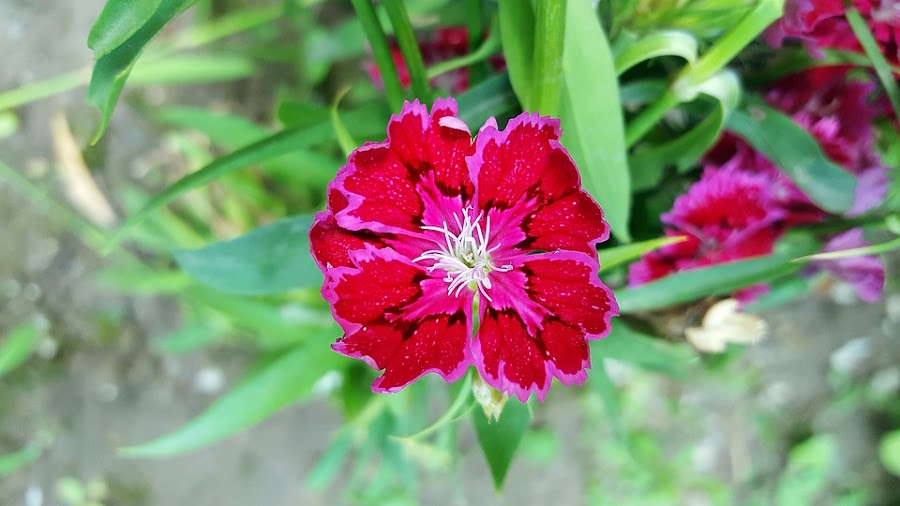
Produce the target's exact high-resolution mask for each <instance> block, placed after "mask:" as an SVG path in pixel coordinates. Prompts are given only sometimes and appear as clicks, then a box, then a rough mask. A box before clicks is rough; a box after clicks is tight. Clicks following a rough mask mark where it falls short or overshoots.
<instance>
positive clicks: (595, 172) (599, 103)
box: [513, 0, 631, 242]
mask: <svg viewBox="0 0 900 506" xmlns="http://www.w3.org/2000/svg"><path fill="white" fill-rule="evenodd" d="M522 3H525V4H527V3H529V2H522ZM563 81H564V86H563V96H562V103H561V112H560V120H561V123H562V129H563V137H562V141H563V145H564V146H565V147H566V148H567V149H568V150H569V153H570V154H571V155H572V158H573V159H574V160H575V162H576V163H577V164H578V167H579V168H580V169H581V174H582V178H583V182H584V188H585V190H587V191H588V193H590V194H591V195H592V196H593V197H594V198H595V199H596V200H597V202H599V203H600V206H601V207H602V208H603V211H604V214H605V218H606V221H607V222H609V226H610V228H611V229H612V233H613V235H615V236H616V238H617V239H619V240H620V241H622V242H630V241H631V235H630V234H629V232H628V218H629V213H630V212H631V180H630V175H629V172H628V160H627V156H626V149H625V134H624V126H623V122H622V107H621V104H620V103H619V91H618V84H617V78H616V72H615V66H614V65H613V60H612V54H611V53H610V50H609V45H608V44H607V41H606V36H605V35H604V34H603V28H601V26H600V21H599V20H598V19H597V16H596V15H595V13H594V10H593V8H592V7H591V2H590V1H589V0H570V1H569V2H568V11H567V18H566V41H565V48H564V51H563ZM513 87H514V88H515V86H513Z"/></svg>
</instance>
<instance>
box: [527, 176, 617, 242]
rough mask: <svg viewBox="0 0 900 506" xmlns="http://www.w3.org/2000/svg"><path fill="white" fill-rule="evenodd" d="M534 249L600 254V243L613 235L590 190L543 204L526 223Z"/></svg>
mask: <svg viewBox="0 0 900 506" xmlns="http://www.w3.org/2000/svg"><path fill="white" fill-rule="evenodd" d="M525 228H526V231H527V234H528V236H529V237H530V238H532V239H533V240H532V241H531V242H530V244H529V246H530V247H532V248H534V249H542V250H548V251H551V250H555V249H563V250H569V251H581V252H584V253H587V254H588V255H591V256H592V257H595V258H596V256H597V248H596V244H597V243H598V242H601V241H605V240H606V239H607V238H608V237H609V226H608V225H607V224H606V222H604V221H603V211H601V210H600V206H598V205H597V203H596V202H594V199H592V198H591V197H590V196H589V195H588V194H587V193H585V192H584V191H578V192H575V193H571V194H569V195H567V196H565V197H563V198H561V199H559V200H557V201H555V202H551V203H550V204H548V205H546V206H544V207H542V208H541V209H539V210H538V211H537V212H536V213H534V214H532V217H531V219H530V220H528V222H527V223H526V225H525Z"/></svg>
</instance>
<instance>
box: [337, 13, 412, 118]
mask: <svg viewBox="0 0 900 506" xmlns="http://www.w3.org/2000/svg"><path fill="white" fill-rule="evenodd" d="M350 2H351V3H352V4H353V9H354V10H355V11H356V15H357V17H358V18H359V22H360V23H361V24H362V27H363V32H365V34H366V39H368V41H369V46H371V47H372V56H373V57H374V58H375V65H377V66H378V73H379V74H381V81H382V83H384V92H385V94H386V95H387V99H388V103H390V105H391V109H392V110H394V111H399V110H400V109H401V108H402V107H403V87H402V86H401V85H400V77H399V76H398V75H397V67H395V66H394V58H393V57H392V56H391V48H390V46H389V45H388V41H387V37H385V35H384V30H383V29H382V28H381V23H379V22H378V16H377V15H376V14H375V6H374V5H372V2H371V0H350Z"/></svg>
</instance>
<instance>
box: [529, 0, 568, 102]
mask: <svg viewBox="0 0 900 506" xmlns="http://www.w3.org/2000/svg"><path fill="white" fill-rule="evenodd" d="M536 21H537V23H536V24H535V40H534V86H535V90H537V93H536V94H535V97H534V98H535V109H537V110H538V111H540V112H541V113H543V114H549V115H550V116H557V115H558V114H559V97H560V91H561V89H562V58H563V41H564V39H565V32H566V0H555V1H542V2H538V5H537V16H536Z"/></svg>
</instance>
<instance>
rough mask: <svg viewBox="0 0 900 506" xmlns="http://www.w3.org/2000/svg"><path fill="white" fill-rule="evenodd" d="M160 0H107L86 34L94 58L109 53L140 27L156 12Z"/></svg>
mask: <svg viewBox="0 0 900 506" xmlns="http://www.w3.org/2000/svg"><path fill="white" fill-rule="evenodd" d="M161 3H162V0H137V1H134V0H132V1H127V0H126V1H121V0H109V1H107V2H106V5H104V6H103V10H102V11H101V12H100V16H99V17H98V18H97V21H95V22H94V26H92V27H91V32H90V33H89V34H88V41H87V44H88V47H89V48H91V49H92V50H93V51H94V59H95V60H99V59H100V58H102V57H104V56H106V55H107V54H109V53H111V52H112V51H113V50H114V49H116V48H117V47H119V46H121V45H122V44H123V43H124V42H125V41H126V40H128V39H129V38H131V36H132V35H134V34H135V32H137V31H138V30H140V29H141V27H143V26H144V25H145V24H147V22H148V21H150V18H151V17H153V14H154V13H155V12H156V10H157V8H158V7H159V5H160V4H161Z"/></svg>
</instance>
